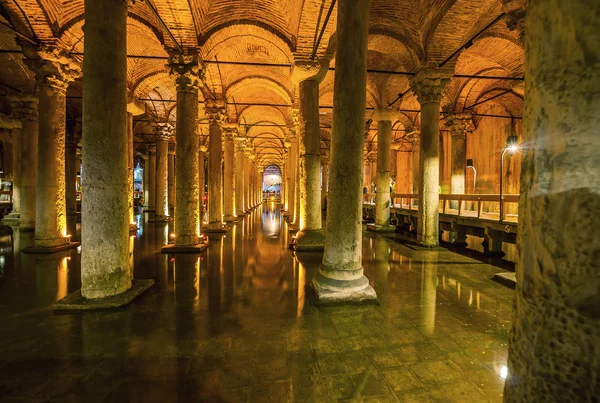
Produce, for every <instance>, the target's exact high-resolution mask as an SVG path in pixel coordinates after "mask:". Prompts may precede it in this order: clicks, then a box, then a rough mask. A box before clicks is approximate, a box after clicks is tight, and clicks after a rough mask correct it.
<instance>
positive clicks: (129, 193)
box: [78, 112, 137, 230]
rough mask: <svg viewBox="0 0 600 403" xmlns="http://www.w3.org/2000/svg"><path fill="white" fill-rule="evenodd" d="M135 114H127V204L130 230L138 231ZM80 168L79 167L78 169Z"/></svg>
mask: <svg viewBox="0 0 600 403" xmlns="http://www.w3.org/2000/svg"><path fill="white" fill-rule="evenodd" d="M133 154H134V149H133V114H132V113H130V112H127V204H128V206H129V229H130V230H137V224H136V222H135V211H134V207H133V205H134V200H133V199H134V197H133V195H134V189H133V187H134V185H133V183H134V177H133V169H134V162H133ZM78 168H79V167H78Z"/></svg>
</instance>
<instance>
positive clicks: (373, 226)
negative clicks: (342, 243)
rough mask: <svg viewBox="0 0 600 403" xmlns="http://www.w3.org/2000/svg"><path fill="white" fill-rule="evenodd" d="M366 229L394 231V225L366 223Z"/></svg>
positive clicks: (383, 231)
mask: <svg viewBox="0 0 600 403" xmlns="http://www.w3.org/2000/svg"><path fill="white" fill-rule="evenodd" d="M367 231H371V232H382V233H385V232H396V227H395V226H393V225H378V224H367Z"/></svg>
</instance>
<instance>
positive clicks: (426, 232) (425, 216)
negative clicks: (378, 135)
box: [410, 67, 450, 247]
mask: <svg viewBox="0 0 600 403" xmlns="http://www.w3.org/2000/svg"><path fill="white" fill-rule="evenodd" d="M449 77H450V74H448V73H447V72H442V71H440V70H437V69H435V68H429V67H428V68H424V69H422V70H420V71H419V72H418V73H417V74H416V75H415V76H413V77H411V79H410V84H411V88H412V90H413V91H414V93H415V95H416V96H417V99H418V101H419V104H421V142H420V145H421V152H420V156H419V171H420V183H419V213H418V220H419V222H418V226H417V241H418V242H419V243H420V244H421V245H423V246H427V247H436V246H438V244H439V204H440V196H439V186H440V102H441V100H442V93H443V90H444V88H445V87H446V85H447V84H448V82H449V81H450V79H449Z"/></svg>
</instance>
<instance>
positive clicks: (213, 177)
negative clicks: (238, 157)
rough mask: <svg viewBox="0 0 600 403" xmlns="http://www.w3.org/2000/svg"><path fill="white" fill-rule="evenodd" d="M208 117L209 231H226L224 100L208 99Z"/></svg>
mask: <svg viewBox="0 0 600 403" xmlns="http://www.w3.org/2000/svg"><path fill="white" fill-rule="evenodd" d="M205 105H206V117H207V118H208V120H209V122H210V126H209V136H210V137H209V144H208V149H209V155H208V224H207V226H206V228H207V231H210V232H213V231H217V232H225V231H226V230H225V227H224V225H223V193H222V191H223V171H222V169H223V168H222V162H223V151H222V148H223V144H222V134H221V126H222V125H223V123H224V122H225V120H226V115H225V113H226V111H225V103H224V101H222V100H218V101H207V103H206V104H205Z"/></svg>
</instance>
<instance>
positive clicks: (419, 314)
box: [0, 204, 513, 403]
mask: <svg viewBox="0 0 600 403" xmlns="http://www.w3.org/2000/svg"><path fill="white" fill-rule="evenodd" d="M168 234H169V231H168V229H167V228H165V229H164V230H157V229H155V228H154V227H153V226H152V225H148V224H146V225H144V226H143V228H142V230H140V232H139V234H138V236H137V238H136V239H133V240H132V243H133V250H134V260H135V277H137V278H148V277H151V278H154V279H155V280H156V285H155V286H154V287H153V288H152V289H150V290H149V291H148V292H147V293H146V294H144V295H143V296H142V297H141V298H139V299H138V300H136V301H134V303H133V304H132V305H130V306H129V307H127V308H126V309H124V310H122V311H117V312H93V313H85V314H83V315H69V314H67V315H65V314H54V313H53V312H52V310H51V308H50V305H51V304H52V302H54V301H56V300H57V299H59V298H61V297H63V296H64V295H66V294H67V293H68V292H71V291H74V290H76V289H77V288H79V284H80V266H79V265H80V261H79V254H78V251H72V252H70V253H67V254H63V255H60V256H59V255H50V256H45V257H44V256H39V255H38V256H32V255H25V254H20V253H15V254H14V256H13V253H12V248H11V242H14V243H15V244H16V245H18V246H19V247H24V246H26V245H27V243H28V242H31V237H32V236H33V235H32V234H27V233H21V234H18V233H16V234H15V236H14V241H12V237H13V236H12V235H5V236H3V237H1V238H0V253H1V254H2V256H1V257H0V267H1V269H0V400H1V401H4V400H5V399H6V400H8V401H13V400H14V401H28V402H30V401H33V402H35V401H49V400H56V401H73V402H83V401H85V402H95V401H98V402H109V401H144V402H155V401H156V402H161V403H166V402H176V401H181V402H185V401H211V402H212V401H214V402H223V401H229V402H238V401H252V402H263V401H264V402H287V401H302V402H330V401H331V402H333V401H339V400H350V401H365V402H388V401H390V402H395V401H403V402H404V401H406V402H408V401H415V402H423V401H457V402H479V401H481V402H485V401H494V402H496V401H498V402H499V401H501V394H502V389H503V380H502V379H501V373H502V371H503V370H502V368H503V366H504V365H506V354H507V340H508V331H509V328H510V318H511V310H512V302H511V301H512V297H513V291H511V290H509V289H507V288H504V287H502V286H500V285H498V284H496V283H494V282H492V281H490V278H491V276H492V275H493V273H495V272H497V271H498V269H496V268H493V267H492V266H489V265H486V264H483V263H480V262H478V261H475V260H472V259H470V258H467V257H464V256H461V255H458V254H455V253H452V252H448V251H445V250H442V251H427V252H423V251H418V250H415V248H413V247H408V246H405V245H402V244H400V243H397V242H395V241H394V240H393V239H388V238H384V237H381V236H379V235H374V234H371V233H366V232H365V237H364V241H363V248H364V265H365V273H366V275H367V276H368V277H369V279H370V280H371V283H372V285H373V286H374V288H375V290H376V291H377V293H378V295H379V297H380V300H379V302H380V305H378V306H375V305H372V306H347V307H337V308H322V309H319V308H317V307H316V306H314V304H313V302H312V300H311V298H309V297H310V291H309V290H307V288H306V285H307V284H309V282H310V279H311V278H312V276H313V275H314V273H315V272H316V270H317V269H318V264H319V261H320V255H319V254H307V255H302V256H303V257H302V259H301V260H298V259H296V258H295V257H294V256H293V255H292V253H291V252H290V251H289V250H288V249H287V244H288V236H287V230H286V224H285V223H284V221H283V220H282V219H281V215H280V213H279V208H278V207H277V206H275V205H273V204H271V205H265V206H264V207H263V208H262V210H260V209H259V210H257V211H256V212H254V213H252V215H251V216H249V217H247V218H246V219H245V220H244V221H243V222H240V223H238V224H236V225H235V226H234V228H233V229H232V230H231V231H230V232H229V233H228V234H227V235H225V236H223V237H222V238H215V239H211V245H210V247H209V249H208V250H207V251H206V252H204V254H203V255H201V256H200V257H199V258H197V257H196V258H195V257H192V256H177V257H176V258H173V257H169V256H165V255H161V254H159V253H158V251H159V250H160V247H161V246H162V245H163V244H164V242H165V241H166V239H167V237H168ZM12 398H14V399H13V400H11V399H12Z"/></svg>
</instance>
